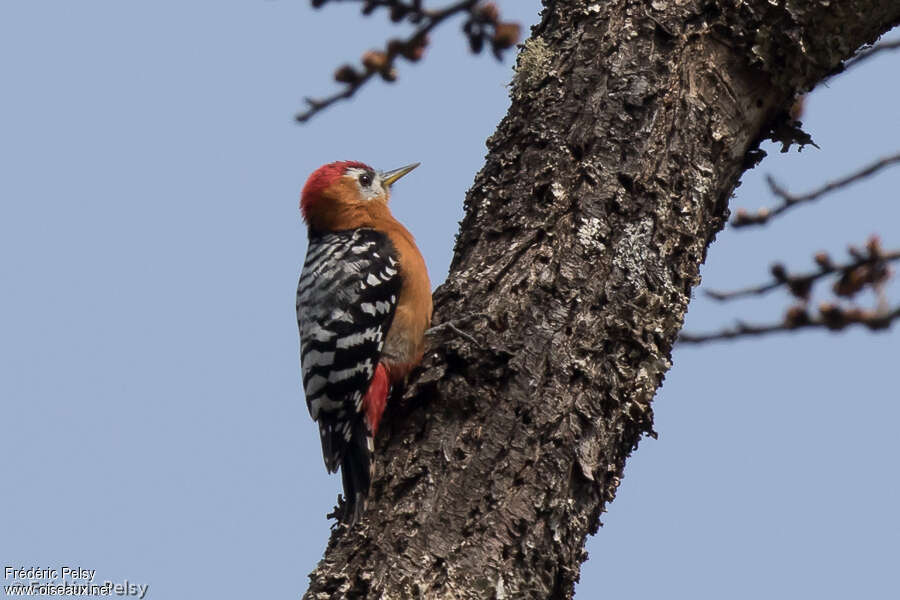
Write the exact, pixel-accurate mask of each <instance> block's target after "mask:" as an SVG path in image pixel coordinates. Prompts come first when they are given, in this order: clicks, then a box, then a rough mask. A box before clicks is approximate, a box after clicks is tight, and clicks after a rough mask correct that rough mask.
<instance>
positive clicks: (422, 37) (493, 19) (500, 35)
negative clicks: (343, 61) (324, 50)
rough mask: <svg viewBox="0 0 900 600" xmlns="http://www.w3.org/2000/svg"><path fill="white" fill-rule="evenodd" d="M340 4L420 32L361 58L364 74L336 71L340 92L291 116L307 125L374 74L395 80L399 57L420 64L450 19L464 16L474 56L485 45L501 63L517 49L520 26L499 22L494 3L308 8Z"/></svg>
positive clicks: (464, 0)
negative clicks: (379, 12)
mask: <svg viewBox="0 0 900 600" xmlns="http://www.w3.org/2000/svg"><path fill="white" fill-rule="evenodd" d="M339 1H341V2H357V3H359V4H362V7H363V8H362V12H363V14H364V15H368V14H371V13H372V12H374V11H375V10H376V9H378V8H386V9H389V10H390V18H391V20H392V21H394V22H400V21H404V20H406V21H409V22H410V23H412V24H414V25H418V28H417V29H416V30H415V32H413V34H412V35H411V36H410V37H408V38H406V39H405V40H401V39H393V40H390V41H389V42H388V43H387V46H386V48H385V49H384V50H369V51H368V52H366V53H364V54H363V56H362V61H361V62H362V69H359V68H357V67H354V66H353V65H349V64H348V65H343V66H341V67H339V68H338V69H337V70H336V71H335V73H334V79H335V80H336V81H337V82H339V83H343V84H344V86H345V87H344V89H342V90H340V91H338V92H335V93H334V94H332V95H331V96H327V97H325V98H305V101H306V104H307V106H308V108H307V109H306V110H305V111H303V112H301V113H299V114H298V115H297V116H296V117H295V118H296V120H297V121H299V122H300V123H304V122H306V121H308V120H309V119H311V118H312V117H313V116H314V115H316V114H317V113H319V112H321V111H323V110H325V109H326V108H328V107H329V106H331V105H332V104H334V103H336V102H338V101H340V100H345V99H347V98H350V97H352V96H353V95H354V94H356V92H357V91H359V89H360V88H361V87H363V85H365V84H366V83H367V82H368V81H370V80H371V79H372V78H373V77H374V76H375V75H379V76H380V77H381V78H382V79H384V80H385V81H388V82H393V81H394V80H396V79H397V71H396V69H395V68H394V61H395V59H396V58H397V57H398V56H402V57H404V58H406V59H407V60H409V61H411V62H416V61H418V60H420V59H421V58H422V56H423V55H424V53H425V47H426V46H427V45H428V34H429V33H431V31H432V30H433V29H434V28H435V27H437V26H438V25H440V24H441V23H443V22H444V21H446V20H447V19H449V18H450V17H452V16H454V15H457V14H468V18H467V19H466V22H465V25H464V27H463V31H464V32H465V35H466V36H467V37H468V39H469V45H470V47H471V49H472V51H473V52H475V53H478V52H480V51H481V49H482V48H483V46H484V44H485V42H488V43H490V45H491V49H492V51H493V53H494V56H496V57H497V58H498V59H500V58H501V57H502V52H503V51H505V50H507V49H508V48H511V47H512V46H515V45H516V43H517V42H518V40H519V34H520V30H519V26H518V25H517V24H515V23H504V22H501V21H500V20H499V16H500V15H499V12H498V10H497V7H496V6H495V5H494V4H492V3H485V4H480V3H479V0H459V1H458V2H455V3H453V4H450V5H448V6H446V7H444V8H441V9H436V10H432V9H426V8H424V7H423V6H422V0H410V1H409V2H405V1H404V0H312V4H313V6H314V7H316V8H318V7H320V6H323V5H324V4H327V3H328V2H339Z"/></svg>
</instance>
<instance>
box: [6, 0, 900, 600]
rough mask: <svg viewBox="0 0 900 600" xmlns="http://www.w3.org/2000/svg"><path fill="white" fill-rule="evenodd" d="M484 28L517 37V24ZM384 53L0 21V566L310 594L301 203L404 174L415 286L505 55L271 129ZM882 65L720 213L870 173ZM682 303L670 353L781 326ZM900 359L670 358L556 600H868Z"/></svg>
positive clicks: (241, 15)
mask: <svg viewBox="0 0 900 600" xmlns="http://www.w3.org/2000/svg"><path fill="white" fill-rule="evenodd" d="M501 7H502V11H503V13H504V15H506V16H507V17H509V18H511V19H514V20H517V21H519V22H521V23H523V24H525V25H527V24H531V23H533V22H535V21H536V20H537V15H538V12H539V3H538V2H537V1H536V0H519V1H517V2H505V3H502V4H501ZM401 31H403V30H402V29H401ZM391 35H395V28H393V27H392V26H390V25H389V24H387V23H385V19H383V18H381V17H378V18H372V19H363V18H361V17H359V16H358V13H357V10H356V9H355V8H354V7H352V6H332V7H327V8H326V9H323V10H320V11H313V10H312V9H310V8H309V7H308V3H307V2H305V1H293V2H288V1H286V0H278V1H261V0H260V1H253V2H250V1H241V2H238V1H230V2H212V1H211V0H209V1H195V2H190V3H184V2H178V3H176V2H172V1H160V2H155V3H152V4H151V3H125V2H117V1H112V0H108V1H99V0H84V1H82V2H78V3H72V2H62V1H58V0H57V1H46V2H40V3H37V2H5V3H3V4H2V5H0V78H2V79H0V80H2V86H3V90H4V92H3V94H2V96H0V106H2V110H0V165H2V167H0V168H2V177H0V200H2V204H0V211H2V212H0V215H2V217H0V256H2V259H0V281H2V284H0V301H2V305H3V308H4V310H3V311H2V312H0V340H2V343H0V415H2V417H0V422H2V426H3V433H2V435H0V456H3V457H4V461H3V472H2V488H0V490H2V493H0V515H2V517H3V521H4V523H3V527H2V537H0V564H2V565H3V566H6V565H10V566H25V567H29V566H36V567H58V566H61V565H72V566H81V567H85V568H90V569H96V571H97V573H96V578H97V579H98V580H101V581H102V580H110V581H113V582H122V581H123V580H128V581H130V582H132V583H137V584H149V585H150V589H149V593H148V595H147V597H148V598H157V599H168V598H186V597H214V598H221V599H223V600H227V599H230V598H244V597H247V596H248V594H253V595H256V596H259V597H266V598H296V597H298V595H299V594H300V593H302V591H303V590H304V589H305V582H306V575H307V574H308V572H309V571H310V570H311V569H312V568H313V567H314V565H315V563H316V561H317V560H318V559H319V558H320V557H321V554H322V550H323V549H324V545H325V541H326V539H327V532H328V522H327V521H326V520H325V518H324V515H325V513H326V512H328V511H329V510H330V508H331V506H332V504H333V502H334V500H335V497H336V495H337V493H338V491H339V488H340V481H339V478H337V477H329V476H327V474H326V473H325V470H324V467H323V465H322V460H321V455H320V448H319V442H318V436H317V433H316V429H315V425H314V424H313V423H312V422H311V421H310V419H309V416H308V414H307V410H306V406H305V403H304V402H303V398H302V395H301V393H300V390H299V373H298V371H299V369H298V361H297V352H298V342H297V332H296V324H295V317H294V314H293V310H294V290H295V286H296V278H297V275H298V272H299V268H300V264H301V263H302V260H303V254H304V251H305V232H304V228H303V226H302V224H301V222H300V217H299V213H298V210H297V202H298V195H299V191H300V188H301V187H302V185H303V182H304V181H305V179H306V177H307V175H308V174H309V173H310V172H311V171H312V170H314V169H315V168H316V167H317V166H319V165H320V164H322V163H324V162H328V161H331V160H337V159H357V160H363V161H366V162H369V163H371V164H373V165H374V166H376V167H379V168H393V167H397V166H400V165H403V164H407V163H410V162H413V161H421V162H422V167H420V168H419V169H418V170H416V171H415V172H414V173H413V174H411V175H410V176H408V177H406V178H404V180H403V181H402V182H401V183H400V184H398V185H397V187H396V188H395V194H394V200H393V208H394V212H395V214H396V215H397V216H398V217H399V218H400V219H401V220H403V221H404V222H405V223H407V224H408V226H409V228H410V229H411V230H412V231H413V233H414V234H415V235H416V236H417V238H418V240H419V242H420V246H421V247H422V249H423V252H424V254H425V257H426V260H427V262H428V264H429V268H430V271H431V275H432V281H433V282H434V283H435V285H436V284H438V283H440V282H441V281H443V279H444V278H445V276H446V271H447V267H448V265H449V261H450V258H451V251H452V245H453V237H454V234H455V231H456V227H457V222H458V220H459V219H460V218H461V216H462V200H463V196H464V194H465V190H466V189H467V187H468V186H469V185H470V184H471V182H472V179H473V177H474V175H475V173H476V172H477V170H478V169H479V168H480V166H481V164H482V160H483V156H484V152H485V148H484V140H485V139H486V138H487V136H488V135H490V134H491V133H492V132H493V130H494V128H495V126H496V124H497V122H498V121H499V119H500V118H501V117H502V115H503V114H504V112H505V110H506V108H507V106H508V102H509V101H508V97H507V90H506V84H507V83H508V81H509V79H510V77H511V63H512V55H511V54H510V56H509V57H508V59H507V61H506V62H505V63H498V62H496V61H495V60H493V59H492V58H489V57H487V56H481V57H473V56H471V55H470V54H469V53H468V51H467V46H466V43H465V40H464V39H463V38H462V36H461V35H460V34H459V32H458V24H452V25H450V26H448V27H446V28H444V29H443V30H441V31H439V32H437V33H436V34H435V35H434V36H433V39H432V45H431V47H430V49H429V51H428V54H427V57H426V60H423V62H422V63H420V64H418V65H409V64H407V63H403V64H401V66H400V80H399V82H398V83H397V84H395V85H392V86H391V85H386V84H383V83H381V82H376V83H374V84H373V85H371V86H370V87H368V88H367V89H365V90H363V91H362V92H361V93H360V95H359V96H358V97H357V98H355V99H354V100H353V101H352V102H350V103H344V104H341V105H338V106H336V107H334V108H333V109H332V110H329V111H328V112H326V113H323V114H322V115H320V116H318V117H317V118H315V119H314V120H313V121H312V122H311V123H309V124H308V125H306V126H298V125H296V124H295V123H294V122H293V120H292V117H293V115H294V114H295V112H297V111H298V110H299V109H300V108H301V106H302V105H301V99H302V97H303V96H305V95H324V94H326V93H329V92H330V91H332V90H333V89H334V88H333V84H332V83H331V80H330V78H331V73H332V72H333V70H334V68H335V67H336V66H337V65H339V64H341V63H342V62H346V61H354V60H356V59H357V58H358V57H359V55H360V54H361V53H362V52H363V51H364V50H366V49H368V48H371V47H378V46H380V45H381V44H382V43H383V42H384V40H385V39H387V37H389V36H391ZM894 37H896V34H894ZM897 60H900V57H898V55H896V54H894V55H893V56H890V55H887V56H883V57H881V58H878V59H873V60H872V61H871V62H870V63H868V64H866V65H864V66H863V67H861V68H859V69H858V70H857V71H854V72H852V73H850V74H847V75H844V76H841V77H838V78H836V79H834V80H833V81H832V82H831V83H830V84H829V86H828V87H827V88H823V89H822V90H820V91H817V92H816V93H814V94H813V95H812V96H811V97H810V99H809V102H808V108H807V114H806V116H805V117H804V123H805V126H806V129H807V130H808V131H810V132H811V133H812V135H813V137H814V138H815V140H816V142H817V143H818V144H819V146H821V150H816V149H812V148H808V149H806V150H804V151H803V152H802V153H800V154H798V153H796V152H792V153H790V154H788V155H781V154H778V152H777V149H776V148H774V147H771V146H770V147H768V149H769V151H770V157H769V158H768V159H766V160H765V161H764V162H763V163H762V165H760V166H759V167H757V168H756V169H755V170H753V171H751V172H749V173H747V174H746V175H745V177H744V180H743V185H742V186H741V187H740V188H739V190H738V197H737V198H736V199H735V200H734V203H733V206H734V207H738V206H746V207H751V208H753V207H757V206H763V205H768V204H771V203H772V200H771V198H770V197H769V195H768V193H767V191H766V189H765V187H764V184H763V183H762V176H763V175H764V174H765V173H772V174H774V175H775V176H776V177H777V178H778V179H779V180H780V181H782V182H783V183H785V184H786V185H787V186H788V187H789V188H790V189H792V190H797V191H804V190H806V189H808V188H810V187H813V186H815V185H816V184H817V183H820V182H822V181H823V180H824V179H827V178H833V177H835V176H837V175H839V174H842V173H844V172H846V171H849V170H851V169H853V168H855V167H857V166H861V165H863V164H865V163H867V162H868V161H870V160H872V159H874V158H877V157H879V156H882V155H885V154H888V153H891V152H896V150H897V146H896V140H897V139H898V137H900V135H898V134H900V113H898V111H897V110H896V98H897V95H898V92H900V88H898V83H897V80H896V77H895V74H896V65H897ZM898 186H900V169H894V170H893V171H890V172H887V173H885V174H884V175H883V176H881V177H879V178H877V179H873V180H870V181H867V182H864V183H861V184H859V185H857V186H855V187H853V188H851V189H850V190H848V191H847V192H846V193H842V194H835V195H834V196H833V197H829V198H826V199H824V200H822V201H821V202H820V203H819V205H817V206H815V207H808V208H803V209H798V210H796V211H794V212H793V213H791V214H788V215H786V216H785V217H784V218H783V219H780V220H778V221H777V222H776V223H775V224H773V225H772V226H771V227H768V228H766V229H762V230H754V231H736V232H732V231H725V232H723V233H722V234H720V235H719V237H718V239H717V240H716V242H715V243H714V244H713V246H712V247H711V249H710V252H709V257H708V260H707V264H706V265H705V266H704V268H703V277H704V284H705V285H709V286H710V287H715V288H720V289H722V288H724V289H727V288H732V287H736V286H742V285H745V284H747V283H753V282H758V281H763V280H765V279H766V278H767V272H768V265H769V264H770V263H771V262H773V261H775V260H782V261H784V262H786V263H787V264H788V266H789V267H792V268H796V269H801V268H804V269H805V268H810V267H811V266H812V263H811V256H812V254H813V252H815V251H817V250H820V249H827V250H829V251H831V252H832V253H833V255H834V256H835V257H841V256H843V254H842V253H843V252H844V248H845V247H846V244H847V243H848V242H852V243H857V244H862V243H864V241H865V239H866V237H867V236H868V235H870V234H871V233H875V232H877V233H880V234H881V235H882V237H883V240H884V243H885V246H886V247H889V248H896V247H898V246H900V230H898V227H897V223H898V222H900V208H898V205H897V192H896V190H897V189H898ZM891 291H892V296H893V298H894V299H895V301H900V286H898V285H897V284H896V283H895V284H894V285H892V286H891ZM696 296H697V299H696V302H695V303H693V304H692V305H691V308H690V311H689V315H688V320H687V328H688V329H691V330H695V331H696V330H707V329H711V328H715V327H718V326H721V325H724V324H728V323H730V322H731V320H732V319H733V318H734V317H735V316H743V317H745V318H750V319H757V320H760V321H763V320H773V319H778V318H779V315H780V314H781V312H782V310H783V309H784V307H785V306H787V304H788V298H787V297H786V295H785V294H783V293H774V294H772V295H771V297H766V298H764V299H759V300H754V301H748V302H741V303H735V304H731V305H724V306H719V305H716V304H714V303H711V302H709V301H707V300H705V299H704V298H703V297H702V294H700V293H697V294H696ZM864 302H871V299H870V298H868V299H864ZM898 346H900V329H897V328H895V329H894V330H893V331H891V332H888V333H883V334H880V335H871V334H868V333H866V332H863V331H850V332H847V333H846V334H843V335H840V336H836V335H831V334H828V333H825V332H814V333H804V334H800V335H795V336H779V337H773V338H768V339H764V340H754V341H744V342H741V343H733V344H722V345H711V346H706V347H700V348H694V347H691V348H680V349H677V350H676V352H675V355H674V363H675V366H674V368H673V369H672V370H671V372H670V373H669V374H668V376H667V377H666V382H665V384H664V386H663V388H662V389H661V391H660V393H659V394H658V396H657V400H656V404H655V409H656V414H657V419H656V429H657V431H658V432H659V434H660V435H659V439H658V440H644V441H643V442H642V444H641V447H640V449H639V450H638V451H637V452H636V453H635V455H634V456H633V457H632V458H631V459H630V461H629V464H628V467H627V469H626V476H625V479H624V480H623V483H622V486H621V488H620V491H619V496H618V499H617V500H616V502H614V503H613V504H612V505H611V506H610V507H609V513H607V514H606V515H604V519H603V521H604V527H603V528H602V529H601V530H600V533H599V534H598V535H597V536H596V537H594V538H592V539H591V540H590V541H589V543H588V550H589V552H590V555H591V558H590V560H589V561H588V562H587V563H586V564H585V566H584V569H583V572H582V582H581V583H580V584H579V587H578V597H579V598H594V597H598V596H599V594H600V590H603V592H604V593H605V594H608V595H610V596H618V597H630V598H650V597H660V596H664V597H673V598H692V599H696V598H720V597H723V596H724V597H730V598H758V597H759V596H760V595H763V594H764V595H765V596H767V597H773V598H781V597H818V598H846V597H848V596H854V597H867V598H887V597H889V595H890V594H891V593H892V592H895V590H896V589H897V586H898V583H900V582H898V576H897V575H896V568H895V567H896V563H897V557H898V540H900V516H898V514H897V511H896V507H897V506H898V505H900V484H898V482H897V477H896V475H897V458H898V454H900V442H898V440H897V436H896V434H895V433H894V430H895V429H896V427H897V426H898V420H900V407H898V400H900V393H898V390H897V367H898Z"/></svg>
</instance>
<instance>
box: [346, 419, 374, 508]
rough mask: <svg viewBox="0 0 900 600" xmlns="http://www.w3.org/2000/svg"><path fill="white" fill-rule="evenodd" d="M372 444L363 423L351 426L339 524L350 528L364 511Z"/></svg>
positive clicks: (370, 482)
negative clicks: (351, 432) (351, 431)
mask: <svg viewBox="0 0 900 600" xmlns="http://www.w3.org/2000/svg"><path fill="white" fill-rule="evenodd" d="M373 444H374V440H373V438H372V432H371V431H370V430H369V428H368V427H367V426H366V423H365V419H364V418H363V419H358V420H357V421H356V423H354V424H353V435H352V437H351V439H350V442H348V443H347V446H346V448H344V453H343V455H344V456H343V459H342V460H341V479H343V482H344V512H343V515H342V517H341V521H343V522H344V523H346V524H348V525H350V526H352V525H354V524H355V523H357V522H358V521H359V519H360V517H362V514H363V512H364V511H365V510H366V501H367V500H368V498H369V487H370V486H371V485H372V475H373V473H372V472H373V470H374V466H375V463H374V461H373V459H372V454H373V451H374V448H373Z"/></svg>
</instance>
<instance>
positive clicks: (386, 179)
mask: <svg viewBox="0 0 900 600" xmlns="http://www.w3.org/2000/svg"><path fill="white" fill-rule="evenodd" d="M420 164H422V163H413V164H411V165H406V166H405V167H400V168H399V169H394V170H393V171H385V172H384V173H382V174H381V183H383V184H384V185H386V186H388V187H391V185H392V184H393V183H394V182H395V181H397V180H398V179H400V178H401V177H403V176H404V175H406V174H407V173H409V172H410V171H412V170H413V169H415V168H416V167H418V166H419V165H420Z"/></svg>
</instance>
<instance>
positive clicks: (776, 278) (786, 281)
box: [704, 250, 900, 301]
mask: <svg viewBox="0 0 900 600" xmlns="http://www.w3.org/2000/svg"><path fill="white" fill-rule="evenodd" d="M851 254H852V256H853V260H852V261H850V262H847V263H844V264H834V263H832V262H831V259H830V258H829V257H828V255H827V254H825V253H824V252H820V253H818V254H816V258H815V260H816V262H817V263H818V265H819V270H818V271H814V272H811V273H801V274H799V275H791V274H788V273H787V271H786V270H785V268H784V266H783V265H781V264H780V263H778V264H775V265H773V266H772V275H773V279H772V281H770V282H768V283H763V284H760V285H755V286H749V287H746V288H741V289H737V290H732V291H728V292H722V291H717V290H705V291H704V293H705V294H706V295H707V296H709V297H710V298H712V299H713V300H718V301H726V300H733V299H735V298H743V297H746V296H759V295H762V294H765V293H767V292H770V291H772V290H775V289H778V288H780V287H786V288H787V289H788V290H789V291H790V292H791V294H792V295H793V296H795V297H796V298H800V299H806V298H808V297H809V293H810V290H811V289H812V286H813V284H814V283H815V282H816V281H818V280H819V279H822V278H823V277H827V276H828V275H831V274H833V273H840V274H841V275H843V276H847V275H850V274H851V273H853V272H854V271H856V270H857V269H860V268H861V267H869V266H873V265H876V264H879V263H886V262H893V261H895V260H900V250H894V251H892V252H887V253H878V254H872V253H869V254H867V255H862V254H860V253H859V252H858V251H857V252H856V253H851Z"/></svg>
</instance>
